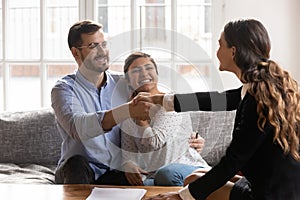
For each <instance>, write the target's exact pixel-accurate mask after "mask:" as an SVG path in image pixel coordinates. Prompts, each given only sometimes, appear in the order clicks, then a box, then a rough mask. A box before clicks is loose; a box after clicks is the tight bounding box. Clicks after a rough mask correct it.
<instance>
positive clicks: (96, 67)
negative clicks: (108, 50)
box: [83, 55, 109, 73]
mask: <svg viewBox="0 0 300 200" xmlns="http://www.w3.org/2000/svg"><path fill="white" fill-rule="evenodd" d="M98 59H100V60H102V59H103V60H105V62H103V64H101V63H100V64H99V63H97V62H99V61H97V60H98ZM83 63H84V65H85V67H86V68H87V69H89V70H92V71H95V72H99V73H102V72H104V71H106V70H107V69H108V68H109V64H108V63H109V56H108V55H98V56H95V57H93V58H91V57H88V56H87V57H85V58H84V61H83Z"/></svg>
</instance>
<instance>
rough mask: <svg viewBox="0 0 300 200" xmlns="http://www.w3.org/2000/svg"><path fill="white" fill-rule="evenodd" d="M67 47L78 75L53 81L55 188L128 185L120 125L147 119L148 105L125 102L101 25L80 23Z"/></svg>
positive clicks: (76, 24)
mask: <svg viewBox="0 0 300 200" xmlns="http://www.w3.org/2000/svg"><path fill="white" fill-rule="evenodd" d="M68 45H69V48H70V50H71V52H72V55H73V57H74V58H75V60H76V62H77V64H78V70H77V71H76V72H74V73H73V74H69V75H66V76H65V77H63V78H62V79H61V80H59V81H57V83H56V84H55V86H54V87H53V89H52V91H51V101H52V107H53V109H54V112H55V115H56V118H57V121H58V128H59V131H60V134H61V136H62V138H63V143H62V152H61V158H60V160H59V163H58V167H57V169H56V172H55V181H56V183H59V184H79V183H81V184H84V183H86V184H113V185H128V184H129V183H128V181H127V180H126V178H125V176H124V173H123V172H121V171H119V170H117V169H118V168H119V167H120V161H121V155H120V154H121V153H120V152H121V151H120V135H119V134H120V129H119V127H118V126H116V125H117V124H118V123H119V122H121V121H123V120H125V119H127V118H129V117H131V118H137V119H147V118H148V117H147V116H148V114H149V110H150V107H151V106H153V105H152V104H150V103H147V102H142V103H140V104H138V105H133V104H132V102H128V103H127V100H128V93H127V84H126V82H124V80H123V79H122V78H121V77H120V76H119V75H116V74H112V73H111V72H109V71H107V69H108V66H109V65H108V63H109V51H108V48H107V41H105V37H104V32H103V29H102V25H101V24H98V23H95V22H93V21H89V20H84V21H80V22H77V23H75V24H74V25H73V26H72V27H71V28H70V30H69V35H68Z"/></svg>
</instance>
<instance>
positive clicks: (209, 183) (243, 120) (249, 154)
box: [189, 95, 267, 200]
mask: <svg viewBox="0 0 300 200" xmlns="http://www.w3.org/2000/svg"><path fill="white" fill-rule="evenodd" d="M256 107H257V104H256V101H255V98H254V97H252V96H250V95H248V96H247V97H245V98H244V100H243V101H242V103H241V105H240V106H239V108H238V110H237V115H236V122H235V127H234V130H233V138H232V141H231V143H230V145H229V147H228V148H227V150H226V155H225V156H224V157H223V158H222V159H221V161H220V162H219V163H218V164H217V165H216V166H214V167H213V168H212V169H211V170H210V171H209V172H207V173H206V174H205V175H204V176H202V177H201V178H199V179H197V180H196V181H194V182H193V183H191V184H189V191H190V193H191V194H192V196H193V197H194V198H195V199H201V200H202V199H206V197H207V196H208V195H209V194H210V193H212V192H213V191H215V190H217V189H218V188H220V187H221V186H222V185H224V184H225V183H226V182H227V181H229V180H230V179H231V178H232V177H233V176H234V175H235V174H236V173H237V172H238V171H241V169H242V168H243V167H245V165H246V164H248V162H249V160H250V159H251V158H253V155H254V154H257V151H259V149H260V148H261V146H262V145H263V143H264V141H265V139H266V137H267V134H263V133H262V132H261V131H260V130H259V128H258V126H257V119H258V115H257V112H256Z"/></svg>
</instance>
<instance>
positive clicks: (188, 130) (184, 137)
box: [121, 52, 210, 186]
mask: <svg viewBox="0 0 300 200" xmlns="http://www.w3.org/2000/svg"><path fill="white" fill-rule="evenodd" d="M124 72H125V78H126V79H127V81H128V85H129V87H130V89H131V90H132V96H131V98H133V97H134V96H135V95H136V94H137V93H139V92H145V93H148V94H149V95H153V94H162V92H160V91H159V89H158V85H157V82H158V71H157V65H156V63H155V61H154V60H153V58H151V56H150V55H148V54H146V53H143V52H135V53H132V54H131V55H129V56H128V58H127V59H126V60H125V65H124ZM157 109H159V110H158V112H156V114H155V115H154V116H153V117H152V119H151V120H133V119H128V120H126V121H124V122H123V123H122V124H121V130H122V135H121V145H122V149H123V154H122V157H123V170H125V174H126V178H127V179H128V181H129V183H131V184H132V185H180V186H182V185H183V181H184V178H185V177H186V176H187V175H189V174H190V173H191V172H193V171H194V170H196V169H198V168H204V169H209V168H210V167H209V165H208V164H207V163H206V162H205V160H204V159H203V158H202V157H201V155H200V154H199V152H197V150H195V148H192V147H191V146H190V145H189V141H190V140H191V138H195V134H192V133H193V130H192V123H191V118H190V115H189V113H176V112H166V111H165V110H164V109H163V108H162V107H158V108H157Z"/></svg>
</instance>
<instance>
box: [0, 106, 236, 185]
mask: <svg viewBox="0 0 300 200" xmlns="http://www.w3.org/2000/svg"><path fill="white" fill-rule="evenodd" d="M190 114H191V117H192V121H193V127H194V130H195V129H198V131H199V133H200V134H201V135H202V137H204V138H205V140H206V143H205V147H204V149H203V152H202V156H203V157H204V158H205V159H206V161H207V162H208V163H209V164H211V165H215V164H216V163H217V162H218V161H219V160H220V158H221V156H222V155H224V153H225V149H226V147H227V145H228V144H229V142H230V140H231V131H232V127H233V120H234V116H235V111H230V112H215V113H213V112H190ZM60 146H61V138H60V135H59V133H58V131H57V128H56V121H55V116H54V113H53V110H52V109H51V108H45V109H40V110H35V111H26V112H3V113H0V150H1V155H0V183H34V184H54V170H55V167H56V164H57V161H58V159H59V157H60Z"/></svg>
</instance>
